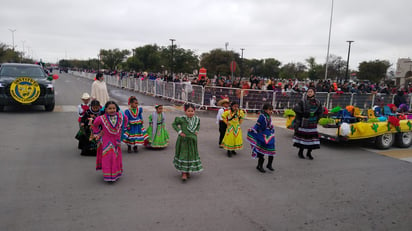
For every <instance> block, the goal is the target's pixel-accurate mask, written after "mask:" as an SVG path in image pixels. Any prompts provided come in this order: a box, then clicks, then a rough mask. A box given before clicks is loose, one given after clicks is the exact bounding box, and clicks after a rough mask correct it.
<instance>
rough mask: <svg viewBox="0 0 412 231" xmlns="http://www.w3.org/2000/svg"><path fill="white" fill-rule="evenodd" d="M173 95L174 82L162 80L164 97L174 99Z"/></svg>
mask: <svg viewBox="0 0 412 231" xmlns="http://www.w3.org/2000/svg"><path fill="white" fill-rule="evenodd" d="M174 96H175V84H174V83H173V82H164V94H163V97H164V98H166V99H174Z"/></svg>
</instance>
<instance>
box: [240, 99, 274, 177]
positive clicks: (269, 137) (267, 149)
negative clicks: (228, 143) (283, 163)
mask: <svg viewBox="0 0 412 231" xmlns="http://www.w3.org/2000/svg"><path fill="white" fill-rule="evenodd" d="M272 113H273V106H272V105H270V104H264V105H263V109H262V113H261V114H260V115H259V118H258V120H257V122H256V124H255V126H253V127H251V128H250V129H249V130H248V133H247V141H248V142H249V143H250V146H251V148H252V157H253V158H258V165H257V167H256V169H257V170H258V171H259V172H262V173H264V172H266V171H265V169H263V163H264V162H265V158H264V156H268V164H267V165H266V167H267V168H268V169H269V170H270V171H273V170H274V169H273V167H272V163H273V156H274V155H275V154H276V151H275V128H274V127H273V125H272V118H271V115H272Z"/></svg>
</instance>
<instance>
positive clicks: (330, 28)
mask: <svg viewBox="0 0 412 231" xmlns="http://www.w3.org/2000/svg"><path fill="white" fill-rule="evenodd" d="M332 18H333V0H332V7H331V10H330V21H329V38H328V51H327V52H326V64H325V80H326V79H327V78H328V65H329V48H330V35H331V32H332Z"/></svg>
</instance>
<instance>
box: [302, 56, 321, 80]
mask: <svg viewBox="0 0 412 231" xmlns="http://www.w3.org/2000/svg"><path fill="white" fill-rule="evenodd" d="M305 61H306V62H307V63H308V78H309V79H311V80H316V79H322V78H323V77H324V75H325V68H324V65H320V64H317V63H316V60H315V58H314V57H309V58H307V59H306V60H305Z"/></svg>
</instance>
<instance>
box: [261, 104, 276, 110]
mask: <svg viewBox="0 0 412 231" xmlns="http://www.w3.org/2000/svg"><path fill="white" fill-rule="evenodd" d="M266 110H273V106H272V104H270V103H265V104H263V107H262V111H266Z"/></svg>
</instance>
